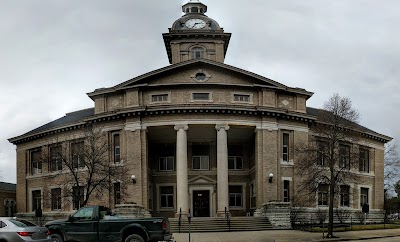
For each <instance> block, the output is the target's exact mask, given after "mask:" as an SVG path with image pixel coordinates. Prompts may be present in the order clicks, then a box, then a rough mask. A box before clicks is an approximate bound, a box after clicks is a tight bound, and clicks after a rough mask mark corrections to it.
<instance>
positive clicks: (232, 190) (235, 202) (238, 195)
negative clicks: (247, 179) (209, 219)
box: [229, 186, 243, 208]
mask: <svg viewBox="0 0 400 242" xmlns="http://www.w3.org/2000/svg"><path fill="white" fill-rule="evenodd" d="M242 197H243V195H242V186H229V207H231V208H232V207H233V208H234V207H243V199H242Z"/></svg>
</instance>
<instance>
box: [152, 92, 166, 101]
mask: <svg viewBox="0 0 400 242" xmlns="http://www.w3.org/2000/svg"><path fill="white" fill-rule="evenodd" d="M151 102H153V103H159V102H168V94H167V93H163V94H153V95H151Z"/></svg>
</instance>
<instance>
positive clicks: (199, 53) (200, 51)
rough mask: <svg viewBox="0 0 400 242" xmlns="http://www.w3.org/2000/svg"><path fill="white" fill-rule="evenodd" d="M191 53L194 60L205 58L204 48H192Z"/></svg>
mask: <svg viewBox="0 0 400 242" xmlns="http://www.w3.org/2000/svg"><path fill="white" fill-rule="evenodd" d="M191 52H192V59H200V58H204V48H202V47H194V48H192V50H191Z"/></svg>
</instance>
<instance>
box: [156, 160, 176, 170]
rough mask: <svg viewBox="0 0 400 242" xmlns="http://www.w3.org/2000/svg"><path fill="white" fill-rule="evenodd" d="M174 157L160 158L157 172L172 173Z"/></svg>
mask: <svg viewBox="0 0 400 242" xmlns="http://www.w3.org/2000/svg"><path fill="white" fill-rule="evenodd" d="M174 161H175V159H174V157H173V156H168V157H160V159H159V170H160V171H173V170H174Z"/></svg>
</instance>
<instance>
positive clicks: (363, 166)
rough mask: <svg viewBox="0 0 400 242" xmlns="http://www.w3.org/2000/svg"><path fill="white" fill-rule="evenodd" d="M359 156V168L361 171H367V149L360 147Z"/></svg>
mask: <svg viewBox="0 0 400 242" xmlns="http://www.w3.org/2000/svg"><path fill="white" fill-rule="evenodd" d="M359 156H360V157H359V170H360V171H361V172H369V151H368V150H367V149H364V148H360V154H359Z"/></svg>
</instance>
